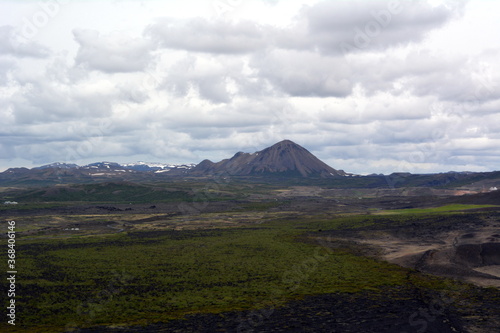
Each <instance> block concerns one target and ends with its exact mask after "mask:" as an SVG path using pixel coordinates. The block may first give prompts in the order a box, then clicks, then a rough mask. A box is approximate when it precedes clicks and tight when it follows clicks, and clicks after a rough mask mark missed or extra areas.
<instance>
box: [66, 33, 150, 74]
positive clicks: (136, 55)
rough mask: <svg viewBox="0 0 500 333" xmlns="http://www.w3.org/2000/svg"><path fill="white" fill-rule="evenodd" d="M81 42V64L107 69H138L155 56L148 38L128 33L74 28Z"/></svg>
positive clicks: (79, 59)
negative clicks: (103, 32) (110, 32)
mask: <svg viewBox="0 0 500 333" xmlns="http://www.w3.org/2000/svg"><path fill="white" fill-rule="evenodd" d="M73 35H74V38H75V41H76V42H77V43H78V44H79V46H80V47H79V49H78V54H77V55H76V58H75V63H76V64H77V65H83V66H86V67H88V68H89V69H90V70H97V71H101V72H105V73H120V72H136V71H142V70H144V69H145V68H146V66H147V65H148V64H149V62H150V60H151V56H150V49H151V45H150V42H149V41H148V40H145V39H142V38H132V37H130V36H128V35H126V34H124V33H114V34H110V35H101V34H100V33H99V32H98V31H96V30H82V29H75V30H73Z"/></svg>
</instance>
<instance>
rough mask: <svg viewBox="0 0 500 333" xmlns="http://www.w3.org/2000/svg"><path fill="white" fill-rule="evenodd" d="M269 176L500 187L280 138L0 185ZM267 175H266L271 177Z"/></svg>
mask: <svg viewBox="0 0 500 333" xmlns="http://www.w3.org/2000/svg"><path fill="white" fill-rule="evenodd" d="M216 175H224V176H234V177H250V178H254V177H271V178H275V179H282V178H290V179H292V178H293V179H296V180H297V181H298V180H300V181H299V182H300V183H301V184H312V183H324V182H325V181H327V182H328V183H329V184H331V186H335V187H339V186H340V187H349V188H351V187H366V188H375V187H390V188H395V187H422V186H423V187H442V186H447V187H458V186H464V185H467V184H472V183H474V184H476V185H474V186H475V187H476V189H477V188H481V189H482V188H484V189H489V188H490V187H491V188H496V187H498V186H499V185H500V183H499V180H500V171H494V172H481V173H474V172H446V173H437V174H426V175H415V174H410V173H393V174H391V175H376V174H372V175H368V176H358V175H353V174H349V173H346V172H344V171H343V170H336V169H334V168H332V167H330V166H329V165H327V164H325V163H324V162H322V161H321V160H319V159H318V158H317V157H316V156H314V155H313V154H311V153H310V152H309V151H308V150H307V149H305V148H304V147H302V146H300V145H298V144H296V143H294V142H292V141H290V140H284V141H281V142H278V143H276V144H274V145H272V146H271V147H268V148H265V149H263V150H261V151H258V152H254V153H244V152H238V153H236V154H235V155H234V156H233V157H231V158H228V159H224V160H222V161H219V162H212V161H210V160H203V161H202V162H200V163H199V164H197V165H196V164H164V163H146V162H137V163H126V164H119V163H114V162H97V163H91V164H88V165H84V166H79V165H76V164H70V163H52V164H48V165H44V166H40V167H36V168H32V169H28V168H11V169H8V170H6V171H4V172H1V173H0V186H23V185H27V186H31V185H42V186H44V185H54V184H72V183H74V184H77V183H92V182H101V181H131V182H141V181H157V180H160V181H161V180H162V179H165V178H164V177H167V178H168V177H172V176H174V177H212V176H216ZM271 178H269V179H271Z"/></svg>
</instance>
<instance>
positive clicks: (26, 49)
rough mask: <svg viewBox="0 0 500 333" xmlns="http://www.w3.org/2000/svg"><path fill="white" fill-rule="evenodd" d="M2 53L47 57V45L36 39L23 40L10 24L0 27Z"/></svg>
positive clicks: (17, 55)
mask: <svg viewBox="0 0 500 333" xmlns="http://www.w3.org/2000/svg"><path fill="white" fill-rule="evenodd" d="M0 55H8V56H12V57H20V58H26V57H28V58H47V57H48V56H49V55H50V51H49V49H48V48H47V47H45V46H43V45H41V44H39V43H36V42H34V41H23V39H22V38H21V36H20V35H19V34H18V33H17V31H16V28H15V27H13V26H9V25H4V26H1V27H0Z"/></svg>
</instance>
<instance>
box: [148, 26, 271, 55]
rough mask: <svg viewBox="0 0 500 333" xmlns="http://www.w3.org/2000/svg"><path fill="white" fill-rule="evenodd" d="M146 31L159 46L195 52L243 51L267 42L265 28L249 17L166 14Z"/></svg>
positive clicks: (258, 48)
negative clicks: (178, 17)
mask: <svg viewBox="0 0 500 333" xmlns="http://www.w3.org/2000/svg"><path fill="white" fill-rule="evenodd" d="M145 34H146V36H148V37H150V38H151V39H152V40H154V41H155V42H157V43H158V45H159V46H160V47H164V48H168V49H180V50H186V51H193V52H205V53H216V54H244V53H250V52H255V51H257V50H260V49H262V48H264V47H266V45H267V42H266V34H267V32H266V31H265V29H264V28H263V27H261V26H259V25H258V24H256V23H255V22H250V21H244V22H229V21H214V22H209V21H207V20H206V19H204V18H193V19H188V20H174V19H168V18H164V19H161V20H158V21H157V22H156V23H154V24H151V25H150V26H148V28H147V29H146V31H145Z"/></svg>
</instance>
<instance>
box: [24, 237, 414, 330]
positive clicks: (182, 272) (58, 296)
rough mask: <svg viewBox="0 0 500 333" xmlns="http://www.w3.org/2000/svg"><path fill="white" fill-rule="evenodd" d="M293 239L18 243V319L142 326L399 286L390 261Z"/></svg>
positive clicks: (57, 324)
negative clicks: (194, 315)
mask: <svg viewBox="0 0 500 333" xmlns="http://www.w3.org/2000/svg"><path fill="white" fill-rule="evenodd" d="M294 237H295V236H294V233H293V232H291V233H289V234H284V233H283V232H282V231H281V230H279V229H278V228H242V229H225V230H193V231H173V230H172V231H161V232H135V233H130V234H122V235H115V236H112V237H106V238H104V237H103V238H92V239H67V240H64V241H62V240H60V241H55V240H51V241H49V240H46V241H43V242H41V241H38V242H35V241H31V242H30V243H28V242H26V243H25V244H22V242H19V247H20V251H19V262H18V267H19V271H22V272H23V274H22V278H21V279H20V280H19V282H18V283H19V291H20V292H19V297H18V302H19V309H20V312H19V318H22V323H23V325H26V326H27V327H38V326H39V325H42V326H43V325H45V326H47V327H52V328H53V329H55V328H63V327H65V326H66V325H68V324H71V325H75V326H78V327H85V326H91V325H96V324H111V323H127V324H131V323H136V324H141V323H142V324H144V323H151V322H157V321H166V320H170V319H173V318H180V317H182V316H184V315H185V314H188V313H193V312H221V311H228V310H235V309H249V308H254V307H259V306H265V304H268V303H269V302H272V303H273V304H282V303H284V302H285V301H287V300H290V299H294V298H297V297H301V295H310V294H320V293H330V292H337V291H344V292H357V291H360V290H364V289H373V288H375V289H376V288H378V287H380V286H387V285H398V284H403V283H404V282H405V275H406V270H404V269H402V268H400V267H398V266H394V265H389V264H386V263H381V262H377V261H375V260H372V259H369V258H365V257H360V256H356V255H353V254H350V253H347V252H342V251H333V250H328V249H326V248H324V247H323V246H321V244H320V243H318V244H305V243H297V242H295V241H294Z"/></svg>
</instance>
